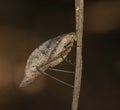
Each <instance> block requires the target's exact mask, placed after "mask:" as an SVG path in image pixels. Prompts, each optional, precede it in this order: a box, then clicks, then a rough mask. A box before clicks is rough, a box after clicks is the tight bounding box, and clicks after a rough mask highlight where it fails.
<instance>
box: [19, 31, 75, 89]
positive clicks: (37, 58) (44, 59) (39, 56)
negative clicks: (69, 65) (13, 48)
mask: <svg viewBox="0 0 120 110" xmlns="http://www.w3.org/2000/svg"><path fill="white" fill-rule="evenodd" d="M75 39H76V36H75V33H74V32H72V33H68V34H63V35H60V36H58V37H55V38H53V39H50V40H47V41H46V42H44V43H43V44H42V45H40V46H39V47H38V48H36V49H35V50H34V51H33V52H32V53H31V55H30V56H29V58H28V61H27V63H26V67H25V76H24V79H23V81H22V82H21V84H20V87H26V86H27V85H28V84H30V83H32V82H33V81H34V80H35V78H36V77H37V76H38V75H40V74H41V73H45V70H47V69H48V68H50V67H55V66H56V65H58V64H59V63H61V62H62V61H63V60H64V59H65V58H66V57H67V55H68V53H69V52H70V51H71V48H72V47H73V43H74V41H75Z"/></svg>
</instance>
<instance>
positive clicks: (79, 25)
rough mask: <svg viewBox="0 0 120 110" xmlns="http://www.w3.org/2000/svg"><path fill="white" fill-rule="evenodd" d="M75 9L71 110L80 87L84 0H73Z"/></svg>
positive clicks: (74, 109)
mask: <svg viewBox="0 0 120 110" xmlns="http://www.w3.org/2000/svg"><path fill="white" fill-rule="evenodd" d="M75 9H76V36H77V52H76V73H75V81H74V90H73V102H72V110H77V109H78V103H79V96H80V88H81V78H82V36H83V12H84V0H75Z"/></svg>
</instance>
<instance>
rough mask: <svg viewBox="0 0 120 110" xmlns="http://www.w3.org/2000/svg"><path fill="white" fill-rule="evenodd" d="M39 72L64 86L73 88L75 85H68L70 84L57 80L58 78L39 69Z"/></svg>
mask: <svg viewBox="0 0 120 110" xmlns="http://www.w3.org/2000/svg"><path fill="white" fill-rule="evenodd" d="M38 71H39V72H40V73H43V74H44V75H46V76H48V77H50V78H52V79H54V80H56V81H58V82H60V83H62V84H64V85H66V86H69V87H71V88H73V85H71V84H68V83H66V82H64V81H61V80H60V79H58V78H56V77H54V76H51V75H49V74H47V73H46V72H44V71H42V70H40V69H38Z"/></svg>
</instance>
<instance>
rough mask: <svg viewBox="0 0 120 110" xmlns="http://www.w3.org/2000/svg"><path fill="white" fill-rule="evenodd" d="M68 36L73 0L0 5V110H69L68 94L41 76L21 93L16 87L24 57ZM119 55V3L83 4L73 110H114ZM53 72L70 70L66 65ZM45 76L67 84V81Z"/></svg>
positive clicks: (97, 0)
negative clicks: (79, 78)
mask: <svg viewBox="0 0 120 110" xmlns="http://www.w3.org/2000/svg"><path fill="white" fill-rule="evenodd" d="M71 31H75V13H74V0H46V1H44V0H43V1H40V0H11V1H10V0H0V110H70V108H71V101H72V89H71V88H69V87H66V86H64V85H62V84H60V83H59V82H56V81H54V80H53V79H50V78H47V77H46V76H44V75H41V76H40V77H39V78H37V80H36V81H35V82H34V83H33V84H31V85H30V86H28V87H26V88H24V89H20V88H18V86H19V83H20V81H21V80H22V78H23V76H24V67H25V63H26V60H27V58H28V56H29V55H30V53H31V52H32V51H33V50H34V49H35V48H36V47H37V46H38V45H40V44H41V43H43V42H44V41H46V40H48V39H50V38H52V37H55V36H57V35H59V34H62V33H67V32H71ZM119 50H120V2H119V0H106V1H105V0H85V22H84V39H83V79H82V89H81V96H80V103H79V105H80V107H79V110H88V109H89V110H113V109H115V110H120V104H119V103H120V51H119ZM74 54H75V52H74V51H73V52H72V53H71V55H72V56H73V55H74ZM69 57H70V56H69ZM72 58H73V57H72ZM71 60H73V61H74V60H75V59H74V58H73V59H71ZM58 68H61V69H66V70H74V67H73V66H71V65H69V64H67V63H62V64H60V65H59V66H58ZM51 74H53V75H56V77H59V78H61V79H64V80H66V81H67V82H70V83H73V79H74V77H73V76H72V75H66V74H63V73H57V72H51Z"/></svg>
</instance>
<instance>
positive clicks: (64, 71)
mask: <svg viewBox="0 0 120 110" xmlns="http://www.w3.org/2000/svg"><path fill="white" fill-rule="evenodd" d="M48 70H53V71H58V72H63V73H72V74H73V75H74V74H75V72H73V71H67V70H60V69H56V68H48Z"/></svg>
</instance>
